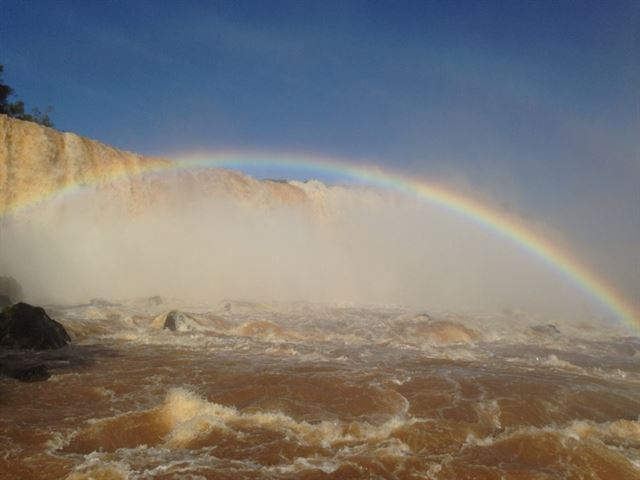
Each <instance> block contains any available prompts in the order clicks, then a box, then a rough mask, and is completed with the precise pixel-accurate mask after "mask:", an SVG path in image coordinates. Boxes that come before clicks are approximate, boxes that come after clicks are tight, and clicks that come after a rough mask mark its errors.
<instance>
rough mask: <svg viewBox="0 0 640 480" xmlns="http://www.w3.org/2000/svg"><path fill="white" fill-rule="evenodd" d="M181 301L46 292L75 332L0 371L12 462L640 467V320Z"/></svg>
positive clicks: (54, 473) (289, 471)
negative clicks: (631, 324)
mask: <svg viewBox="0 0 640 480" xmlns="http://www.w3.org/2000/svg"><path fill="white" fill-rule="evenodd" d="M175 306H176V305H175V304H173V305H169V302H167V301H164V302H163V303H162V304H157V305H154V302H144V301H140V302H131V303H128V304H125V305H109V304H105V303H100V302H96V303H94V304H93V305H81V306H75V307H61V306H50V307H47V310H48V312H49V313H50V315H51V316H52V317H53V318H56V319H57V320H59V321H60V322H61V323H63V324H64V325H65V327H66V328H67V329H68V330H69V332H70V333H71V335H72V337H73V339H74V344H73V345H72V346H70V347H66V348H64V349H62V350H59V351H55V352H48V353H42V354H38V355H37V357H38V360H39V361H43V362H44V363H46V364H47V365H48V366H49V368H50V370H51V372H52V373H53V375H52V377H51V378H50V379H49V380H48V381H46V382H39V383H20V382H18V381H16V380H12V379H8V378H2V379H0V412H1V415H0V472H1V473H0V476H1V477H2V478H3V479H30V478H33V479H35V478H71V479H79V478H96V479H98V478H100V479H102V478H104V479H107V478H142V479H144V478H167V479H169V478H216V479H218V478H222V479H225V478H228V479H231V478H274V479H287V478H305V479H312V478H390V479H410V478H414V479H415V478H431V479H467V478H468V479H501V478H507V479H516V478H517V479H566V478H571V479H573V478H575V479H579V478H585V479H586V478H590V479H591V478H599V479H633V478H640V422H639V415H640V340H639V339H638V338H634V337H628V336H624V335H623V334H621V333H619V332H613V331H609V330H607V329H604V330H603V329H602V327H597V326H592V325H587V324H580V323H576V324H572V325H566V326H564V325H561V324H559V325H558V326H557V328H554V327H552V326H549V325H546V324H540V323H539V322H538V323H536V321H534V320H532V319H529V318H527V317H526V316H524V315H515V314H505V315H503V316H499V317H483V316H480V315H466V316H463V315H458V316H452V315H445V314H438V313H435V314H434V313H432V312H430V313H429V316H427V315H425V314H424V312H422V311H419V310H412V309H408V308H399V307H388V308H355V307H336V306H332V307H328V306H327V307H322V306H317V305H308V304H293V305H285V304H277V305H262V304H253V303H248V302H225V303H222V304H220V305H212V306H193V305H192V306H181V310H182V311H184V312H191V315H190V316H186V317H182V318H180V319H179V321H178V324H177V326H178V331H169V330H163V329H162V326H163V323H164V316H163V314H166V313H167V312H168V311H169V310H170V309H171V308H172V307H175ZM30 355H31V356H33V354H30ZM19 356H20V355H17V354H15V353H12V354H9V353H6V352H5V353H4V354H3V358H2V359H0V362H8V361H16V357H19ZM18 360H19V359H18Z"/></svg>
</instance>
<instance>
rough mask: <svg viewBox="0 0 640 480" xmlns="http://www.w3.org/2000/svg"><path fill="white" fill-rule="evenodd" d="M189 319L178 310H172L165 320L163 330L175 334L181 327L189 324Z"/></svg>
mask: <svg viewBox="0 0 640 480" xmlns="http://www.w3.org/2000/svg"><path fill="white" fill-rule="evenodd" d="M188 318H189V317H187V315H185V314H184V313H182V312H179V311H178V310H171V311H170V312H169V313H167V318H166V319H165V320H164V325H163V326H162V328H163V329H164V330H171V331H172V332H175V331H176V330H178V328H180V325H183V324H185V323H186V322H187V320H188Z"/></svg>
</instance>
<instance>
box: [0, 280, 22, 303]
mask: <svg viewBox="0 0 640 480" xmlns="http://www.w3.org/2000/svg"><path fill="white" fill-rule="evenodd" d="M0 295H3V296H6V297H9V300H10V301H9V304H11V303H17V302H21V301H22V300H23V296H22V287H21V286H20V284H19V283H18V282H17V280H16V279H15V278H13V277H0Z"/></svg>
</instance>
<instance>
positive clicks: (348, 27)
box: [0, 0, 640, 305]
mask: <svg viewBox="0 0 640 480" xmlns="http://www.w3.org/2000/svg"><path fill="white" fill-rule="evenodd" d="M0 18H1V19H2V20H0V63H2V64H4V66H5V74H4V79H5V81H6V82H7V83H8V84H9V85H11V86H12V87H13V88H14V89H15V91H16V92H17V94H18V95H17V96H18V97H20V98H22V99H23V100H25V101H26V103H27V105H28V106H39V107H44V106H47V105H52V106H53V107H54V112H53V114H52V118H53V120H54V123H55V125H56V127H57V128H59V129H61V130H65V131H73V132H76V133H78V134H81V135H85V136H88V137H91V138H95V139H98V140H100V141H102V142H105V143H108V144H111V145H114V146H117V147H120V148H124V149H127V150H133V151H136V152H140V153H143V154H152V155H161V156H168V157H171V156H179V155H180V154H182V153H185V152H191V151H208V150H211V151H213V150H220V149H250V150H258V151H273V152H278V151H298V152H305V153H310V154H315V155H319V156H336V157H340V158H346V159H350V161H352V162H354V163H359V162H366V163H368V164H371V163H373V164H378V165H381V166H383V167H385V168H387V169H389V170H391V171H396V172H400V173H403V174H406V175H412V176H416V177H421V178H424V179H426V180H429V181H437V182H444V183H447V184H450V185H452V188H456V189H459V190H462V191H468V192H470V193H471V194H473V195H475V196H478V197H480V198H487V199H490V200H491V202H494V203H497V204H500V205H503V206H504V207H505V208H508V209H510V210H513V211H516V212H519V213H520V214H522V215H523V216H525V217H527V218H532V219H534V220H535V221H537V222H541V223H544V224H545V225H547V226H548V228H549V229H551V230H554V231H556V232H558V235H560V236H562V237H564V238H566V240H567V242H568V243H569V244H570V245H573V246H574V248H575V250H576V252H578V255H577V256H578V257H580V258H584V259H585V263H586V264H587V265H589V266H590V267H591V268H592V269H594V270H596V271H598V272H601V273H602V275H603V276H604V277H606V278H609V279H611V282H612V283H613V284H614V285H616V286H617V287H618V288H620V290H621V291H623V292H624V294H625V295H626V296H627V297H629V298H630V299H631V301H632V302H634V303H636V304H637V305H638V304H640V206H639V205H640V2H637V1H634V0H631V1H624V0H615V1H611V2H601V1H593V2H592V1H579V2H578V1H536V2H515V1H499V2H494V1H488V0H487V1H465V2H456V1H443V2H438V1H418V2H412V1H396V2H391V1H348V0H341V1H291V2H280V1H255V2H252V1H233V2H232V1H227V2H224V1H220V2H204V1H203V2H199V1H181V2H159V1H148V2H145V1H136V2H128V1H110V2H87V1H75V2H74V1H62V0H61V1H56V2H49V1H30V2H24V1H20V0H2V1H1V2H0Z"/></svg>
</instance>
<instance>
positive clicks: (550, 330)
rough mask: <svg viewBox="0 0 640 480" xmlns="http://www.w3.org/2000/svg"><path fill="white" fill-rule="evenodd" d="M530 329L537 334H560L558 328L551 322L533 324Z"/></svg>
mask: <svg viewBox="0 0 640 480" xmlns="http://www.w3.org/2000/svg"><path fill="white" fill-rule="evenodd" d="M531 331H532V332H534V333H537V334H539V335H560V330H558V327H556V326H555V325H554V324H553V323H548V324H546V325H535V326H533V327H531Z"/></svg>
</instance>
